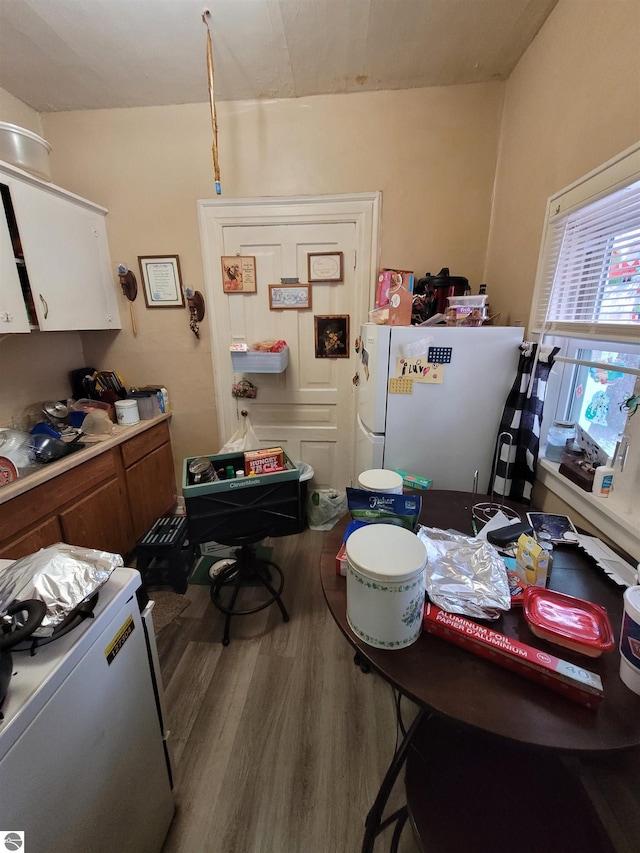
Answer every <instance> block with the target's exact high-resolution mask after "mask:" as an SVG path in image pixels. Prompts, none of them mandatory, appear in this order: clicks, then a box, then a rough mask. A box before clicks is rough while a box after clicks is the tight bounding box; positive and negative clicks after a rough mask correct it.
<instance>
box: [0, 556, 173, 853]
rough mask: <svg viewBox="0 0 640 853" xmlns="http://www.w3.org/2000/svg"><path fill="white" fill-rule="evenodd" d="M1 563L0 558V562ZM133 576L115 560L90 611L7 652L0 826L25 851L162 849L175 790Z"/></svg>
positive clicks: (133, 852) (0, 734)
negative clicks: (25, 647) (60, 631)
mask: <svg viewBox="0 0 640 853" xmlns="http://www.w3.org/2000/svg"><path fill="white" fill-rule="evenodd" d="M8 564H9V561H3V560H0V570H1V569H2V568H3V567H4V566H5V565H8ZM139 586H140V574H139V572H137V571H134V570H133V569H127V568H120V569H116V570H115V571H114V572H113V574H112V575H111V577H110V578H109V580H108V581H107V582H106V584H104V586H103V587H102V588H101V589H100V592H99V597H98V604H97V606H96V610H95V614H94V618H93V619H87V620H86V621H85V622H83V623H82V624H81V625H80V626H78V627H76V628H74V629H73V630H72V631H70V632H69V633H68V634H66V635H65V636H62V637H60V638H59V639H56V640H55V641H53V642H51V643H49V644H47V645H43V646H41V647H39V648H37V649H36V652H35V655H33V656H31V655H30V653H29V651H15V650H14V651H12V652H11V654H12V657H13V675H12V678H11V680H10V682H9V688H8V692H7V698H6V701H5V703H4V705H3V708H2V712H3V715H4V719H2V720H1V721H0V826H2V827H3V829H5V830H6V831H13V832H16V833H20V834H22V838H21V841H22V844H23V847H22V849H23V850H25V851H28V853H86V851H91V853H113V851H118V853H121V851H122V853H124V851H128V853H159V851H160V850H161V849H162V845H163V843H164V840H165V836H166V835H167V832H168V830H169V825H170V823H171V820H172V818H173V813H174V800H173V793H172V790H171V775H170V773H171V767H170V761H169V757H168V750H167V743H166V739H165V737H163V735H164V734H165V732H164V731H163V719H162V710H163V709H162V707H161V706H162V702H161V697H162V683H161V679H160V677H159V673H158V672H157V671H156V670H155V666H154V663H155V661H154V657H155V656H156V652H155V639H154V637H153V625H152V622H151V620H150V619H149V618H148V616H147V617H146V618H143V614H141V613H140V608H139V606H138V601H137V599H136V589H137V588H138V587H139ZM147 628H148V629H149V631H147ZM16 849H18V848H17V847H16Z"/></svg>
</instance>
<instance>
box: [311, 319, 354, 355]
mask: <svg viewBox="0 0 640 853" xmlns="http://www.w3.org/2000/svg"><path fill="white" fill-rule="evenodd" d="M313 322H314V329H315V345H316V358H349V315H348V314H328V315H324V316H321V315H318V314H316V315H315V317H314V318H313Z"/></svg>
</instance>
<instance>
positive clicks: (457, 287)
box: [414, 267, 471, 319]
mask: <svg viewBox="0 0 640 853" xmlns="http://www.w3.org/2000/svg"><path fill="white" fill-rule="evenodd" d="M470 290H471V288H470V287H469V279H468V278H464V277H463V276H461V275H449V267H443V268H442V269H441V270H440V272H439V273H438V275H431V273H430V272H428V273H426V274H425V276H424V278H421V279H419V280H418V283H417V285H416V288H415V291H414V292H415V293H417V294H425V295H426V296H430V297H431V298H430V299H429V300H428V304H429V315H428V316H429V317H433V315H434V314H444V313H445V312H446V310H447V308H448V303H447V297H448V296H464V294H465V293H468V292H469V291H470ZM425 319H428V317H425Z"/></svg>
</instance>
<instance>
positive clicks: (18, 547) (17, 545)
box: [0, 518, 63, 560]
mask: <svg viewBox="0 0 640 853" xmlns="http://www.w3.org/2000/svg"><path fill="white" fill-rule="evenodd" d="M62 538H63V537H62V530H61V529H60V523H59V522H58V519H57V518H48V519H47V520H46V521H43V522H42V523H41V524H39V525H38V526H37V527H34V528H33V529H32V530H30V531H29V532H28V533H25V534H24V535H23V536H20V537H18V538H17V539H13V540H12V541H11V542H6V543H5V544H4V545H2V546H0V558H2V559H3V560H19V559H20V557H26V556H27V555H28V554H35V552H36V551H39V550H40V548H47V547H48V546H49V545H55V544H56V542H62Z"/></svg>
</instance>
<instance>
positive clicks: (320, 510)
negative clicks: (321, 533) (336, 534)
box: [307, 489, 347, 530]
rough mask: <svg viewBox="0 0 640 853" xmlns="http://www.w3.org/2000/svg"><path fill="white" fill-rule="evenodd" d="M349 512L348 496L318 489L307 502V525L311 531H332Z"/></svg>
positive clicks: (330, 490) (331, 490)
mask: <svg viewBox="0 0 640 853" xmlns="http://www.w3.org/2000/svg"><path fill="white" fill-rule="evenodd" d="M346 511H347V495H346V494H345V492H336V491H335V490H334V489H318V490H316V491H313V492H311V494H310V495H309V498H308V500H307V523H308V525H309V527H310V528H311V530H331V528H332V527H333V526H334V524H335V523H336V522H337V521H340V519H341V518H342V516H343V515H344V514H345V512H346Z"/></svg>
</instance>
